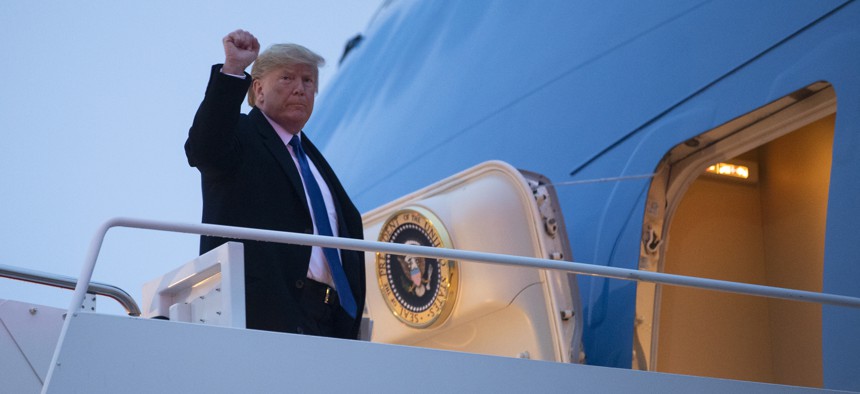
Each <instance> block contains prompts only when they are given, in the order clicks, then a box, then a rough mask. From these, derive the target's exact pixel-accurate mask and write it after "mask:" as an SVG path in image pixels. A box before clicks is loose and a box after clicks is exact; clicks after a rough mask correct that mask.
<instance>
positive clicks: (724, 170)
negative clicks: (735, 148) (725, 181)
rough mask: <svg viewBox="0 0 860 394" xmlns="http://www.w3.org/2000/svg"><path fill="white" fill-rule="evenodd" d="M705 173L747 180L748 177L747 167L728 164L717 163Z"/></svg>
mask: <svg viewBox="0 0 860 394" xmlns="http://www.w3.org/2000/svg"><path fill="white" fill-rule="evenodd" d="M705 171H706V172H709V173H711V174H717V175H724V176H730V177H733V178H741V179H747V178H749V177H750V169H749V167H747V166H742V165H737V164H730V163H717V164H714V165H712V166H710V167H708V168H707V169H706V170H705Z"/></svg>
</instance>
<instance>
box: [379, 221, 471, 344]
mask: <svg viewBox="0 0 860 394" xmlns="http://www.w3.org/2000/svg"><path fill="white" fill-rule="evenodd" d="M379 240H380V241H382V242H396V243H402V244H407V245H421V246H434V247H437V248H451V247H452V245H451V240H450V238H448V232H447V231H445V227H443V226H442V223H441V222H440V221H439V219H438V218H437V217H436V216H435V215H433V214H432V213H431V212H430V211H428V210H426V209H423V208H419V207H412V208H409V209H403V210H401V211H398V212H397V213H395V214H394V215H391V217H389V218H388V220H386V221H385V224H383V225H382V230H380V232H379ZM458 269H459V268H458V266H457V263H456V262H455V261H452V260H446V259H433V258H425V257H416V256H400V255H394V254H386V253H377V254H376V277H377V279H378V281H379V290H380V291H381V292H382V297H383V298H385V304H386V305H388V308H389V309H391V312H392V313H394V316H397V318H398V319H400V321H402V322H403V323H406V324H407V325H409V326H411V327H416V328H428V327H432V326H435V325H439V324H441V323H442V322H444V321H445V319H446V318H447V317H448V316H449V315H450V314H451V309H453V307H454V301H456V297H457V281H458V278H457V277H458Z"/></svg>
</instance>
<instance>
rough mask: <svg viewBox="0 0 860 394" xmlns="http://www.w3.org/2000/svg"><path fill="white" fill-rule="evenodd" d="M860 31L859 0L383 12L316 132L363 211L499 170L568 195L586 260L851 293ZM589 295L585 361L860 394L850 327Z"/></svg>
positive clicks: (689, 294)
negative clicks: (466, 174) (457, 176)
mask: <svg viewBox="0 0 860 394" xmlns="http://www.w3.org/2000/svg"><path fill="white" fill-rule="evenodd" d="M858 21H860V5H858V4H857V3H856V2H853V1H815V2H813V1H788V2H784V1H759V2H745V1H718V2H717V1H671V2H662V1H661V2H609V3H605V2H590V1H539V2H517V3H510V2H388V3H386V5H385V6H383V7H382V8H381V9H380V11H379V12H378V15H377V16H376V17H375V20H374V21H373V22H372V23H371V24H370V25H369V28H368V30H367V31H366V32H365V33H364V35H363V36H362V37H361V38H360V39H357V40H354V41H358V43H357V44H354V45H353V48H352V49H351V50H350V51H349V52H347V53H346V54H345V57H344V59H343V60H342V63H341V66H340V69H339V71H338V75H337V77H336V78H335V80H334V81H333V82H332V85H331V88H330V89H329V91H328V94H327V95H325V96H324V97H322V98H321V100H322V101H321V104H320V106H319V110H318V112H317V113H316V114H315V116H314V118H313V119H311V122H310V123H311V124H310V126H309V128H310V129H311V130H315V131H316V132H317V134H315V135H314V137H315V138H316V140H318V141H320V143H321V144H322V145H324V146H325V153H326V155H327V157H331V158H332V159H331V161H332V163H333V165H334V166H335V168H336V169H337V170H338V173H339V174H341V177H342V178H343V179H344V182H345V186H346V187H347V189H348V190H350V192H351V193H352V195H353V196H354V199H355V200H356V203H357V204H358V206H359V208H360V209H362V210H366V209H369V208H373V207H376V206H379V205H381V204H383V203H385V202H387V201H389V200H391V199H392V197H393V196H399V195H402V194H406V193H408V192H409V191H411V190H415V189H418V188H420V187H422V186H424V185H427V184H429V183H432V182H435V181H437V180H439V179H443V178H445V177H447V176H449V175H450V174H453V173H456V172H458V171H460V170H462V169H465V168H469V167H471V166H473V165H476V164H478V163H481V162H483V161H486V160H502V161H505V162H508V163H510V164H511V165H513V166H514V167H517V168H522V169H527V170H529V171H534V172H537V173H540V174H542V175H544V176H546V177H547V178H549V179H551V180H552V182H555V183H556V190H557V192H558V198H559V203H560V206H561V211H562V212H563V214H564V221H565V222H566V224H567V232H568V235H569V241H570V245H571V249H572V253H573V256H572V257H573V260H574V261H580V262H587V263H590V264H598V265H604V266H612V267H623V268H630V269H641V270H656V271H660V272H671V273H681V274H685V275H692V276H702V277H709V278H718V279H729V280H735V281H739V282H749V283H761V284H770V285H774V286H780V287H789V288H795V289H806V290H814V291H823V292H825V293H832V294H841V295H852V296H855V297H856V296H858V295H860V288H858V286H857V285H856V283H858V282H860V271H858V268H857V267H858V265H857V264H856V263H855V260H856V257H855V256H856V255H857V249H856V245H860V239H858V234H857V232H856V231H854V230H853V228H854V223H857V222H858V220H860V209H858V205H857V204H856V202H855V201H856V197H855V196H857V195H858V192H860V182H858V180H857V179H858V178H857V176H856V174H857V173H858V172H860V162H858V155H857V153H856V152H857V143H858V138H859V137H860V134H858V130H860V111H858V108H860V107H858V104H857V101H856V100H858V98H860V80H858V79H857V77H856V75H857V70H860V67H858V62H860V51H858V48H860V41H858V40H860V36H858V31H860V30H858V27H857V25H858V24H857V22H858ZM718 163H728V164H735V165H742V164H744V163H747V164H748V167H751V168H752V170H751V171H753V173H752V174H751V175H750V177H749V178H746V179H745V180H739V181H735V182H732V181H723V180H719V179H716V178H714V177H709V176H706V175H705V174H706V173H705V169H706V168H707V167H709V166H712V165H717V164H718ZM734 179H740V178H734ZM751 179H754V180H751ZM600 180H606V181H603V182H600ZM579 287H580V290H581V296H582V302H583V305H584V319H585V320H584V325H585V329H584V333H583V345H584V351H585V354H586V357H587V359H586V360H587V361H586V362H587V363H588V364H592V365H602V366H612V367H619V368H631V367H638V368H642V369H650V370H662V371H676V372H680V373H687V372H691V373H692V372H700V371H704V370H711V371H713V370H714V369H713V368H718V369H719V371H718V372H712V373H714V374H716V375H717V376H722V377H732V378H750V379H753V378H757V379H761V381H773V382H805V384H809V385H813V384H815V385H823V387H831V388H850V389H854V390H858V389H860V379H858V378H857V377H856V375H855V372H856V371H857V370H860V365H858V361H857V357H855V355H856V354H857V353H858V352H860V338H858V337H857V335H855V332H856V329H857V327H860V314H858V311H857V310H854V309H850V308H838V307H830V306H825V307H818V306H813V305H808V304H802V303H790V302H784V301H767V300H764V299H754V298H743V297H739V298H732V297H729V299H727V300H722V301H717V300H713V299H712V298H711V297H717V296H716V295H715V294H716V293H710V292H704V291H693V290H688V289H682V288H677V287H674V288H673V287H668V286H658V287H656V288H655V286H653V285H648V284H644V285H643V284H642V283H640V284H638V286H637V284H636V283H635V282H629V281H621V280H615V279H605V278H594V277H588V276H579ZM768 316H769V317H768ZM634 349H637V350H639V352H638V357H632V354H633V351H634ZM681 353H684V354H683V355H682V354H681ZM649 360H650V361H651V363H653V362H654V361H657V363H656V365H652V364H651V363H649V362H647V361H649ZM655 368H656V369H655Z"/></svg>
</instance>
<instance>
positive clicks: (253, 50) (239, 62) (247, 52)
mask: <svg viewBox="0 0 860 394" xmlns="http://www.w3.org/2000/svg"><path fill="white" fill-rule="evenodd" d="M221 42H222V43H223V44H224V67H223V68H222V69H221V71H223V72H225V73H227V74H234V75H242V74H243V73H244V72H245V69H246V68H248V66H250V65H251V63H253V62H254V60H256V59H257V55H258V54H259V53H260V43H259V42H258V41H257V38H256V37H254V35H253V34H251V33H249V32H247V31H245V30H242V29H239V30H236V31H234V32H232V33H230V34H228V35H227V36H225V37H224V39H223V40H221Z"/></svg>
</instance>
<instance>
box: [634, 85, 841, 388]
mask: <svg viewBox="0 0 860 394" xmlns="http://www.w3.org/2000/svg"><path fill="white" fill-rule="evenodd" d="M835 111H836V97H835V93H834V92H833V88H832V87H831V86H830V85H829V84H826V83H818V84H815V85H812V86H810V87H807V88H805V89H803V90H801V91H798V92H796V93H795V94H792V95H790V96H787V97H784V98H782V99H780V100H777V101H775V102H774V103H771V104H769V105H767V106H765V107H762V108H760V109H758V110H755V111H753V112H751V113H749V114H747V115H745V116H742V117H740V118H738V119H735V120H733V121H731V122H729V123H727V124H725V125H723V126H720V127H718V128H716V129H714V130H710V131H708V132H706V133H704V134H702V135H699V136H697V137H696V138H695V139H692V140H689V141H687V142H685V143H684V144H680V145H679V146H677V147H675V148H674V149H672V150H671V151H670V152H669V153H668V154H667V155H666V157H665V158H664V160H663V161H662V162H661V164H660V166H659V167H658V169H657V171H656V172H657V174H658V175H657V176H655V178H654V180H653V182H652V185H651V189H650V190H649V195H648V201H647V205H646V214H645V218H644V221H643V242H642V246H641V258H640V269H643V270H652V271H660V272H666V273H673V274H680V275H688V276H696V277H704V278H712V279H721V280H729V281H736V282H744V283H753V284H762V285H768V286H777V287H785V288H790V289H798V290H808V291H816V292H820V291H821V288H822V272H823V261H824V240H825V224H826V216H827V200H828V189H829V185H830V166H831V157H832V146H833V131H834V119H835ZM719 163H722V167H723V168H724V169H726V168H727V169H726V170H724V171H723V172H727V173H728V172H733V171H731V170H732V167H730V166H732V165H734V166H740V167H734V168H735V169H737V168H740V170H739V171H734V172H735V173H736V175H737V173H738V172H739V173H740V174H741V175H743V174H746V175H747V177H746V178H739V177H731V176H720V175H714V174H711V173H709V172H706V171H705V169H706V168H709V167H711V170H712V171H716V172H719V168H717V166H718V164H719ZM712 166H713V167H712ZM634 338H635V346H634V356H633V357H634V360H633V365H634V368H637V367H638V368H640V369H648V370H652V371H660V372H670V373H680V374H689V375H698V376H711V377H719V378H728V379H740V380H751V381H758V382H768V383H779V384H792V385H803V386H812V387H821V386H822V384H823V378H822V353H821V306H820V305H818V304H811V303H803V302H792V301H785V300H776V299H768V298H762V297H753V296H745V295H737V294H729V293H723V292H714V291H708V290H700V289H690V288H682V287H676V286H661V285H653V284H645V283H640V284H639V286H638V289H637V309H636V333H635V336H634Z"/></svg>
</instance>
